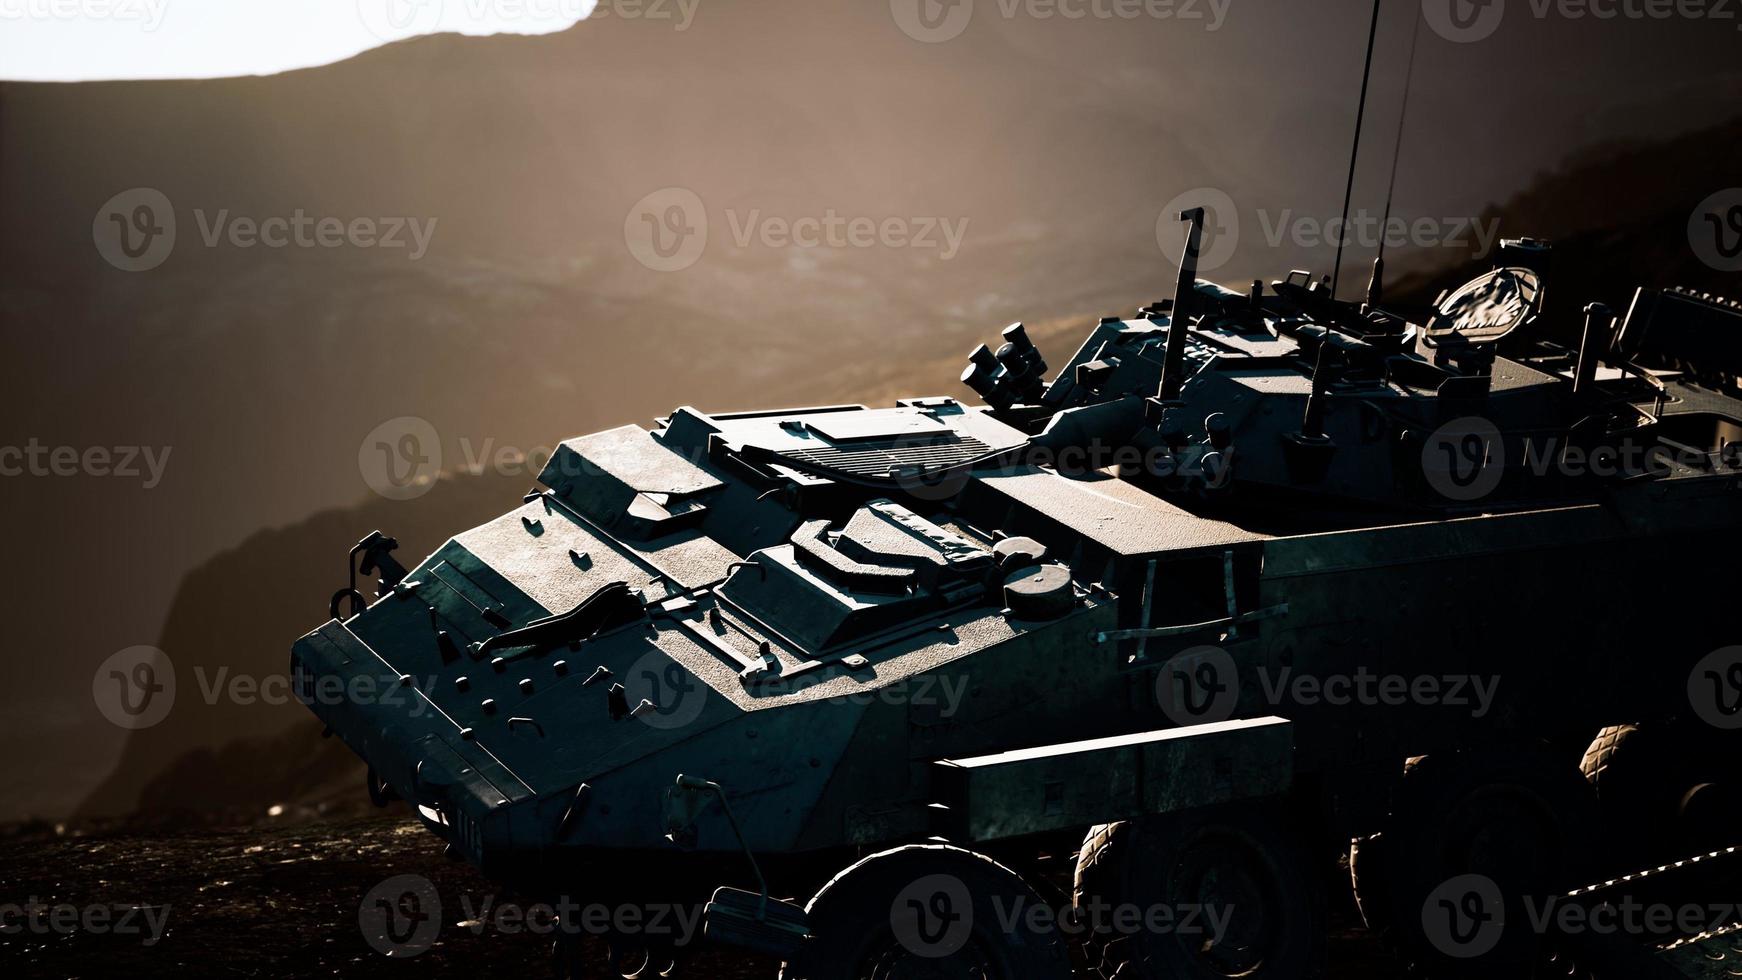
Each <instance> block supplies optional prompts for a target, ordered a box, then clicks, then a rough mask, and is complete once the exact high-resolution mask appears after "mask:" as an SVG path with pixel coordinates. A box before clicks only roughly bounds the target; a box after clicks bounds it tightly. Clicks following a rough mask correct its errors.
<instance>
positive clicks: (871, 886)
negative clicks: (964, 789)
mask: <svg viewBox="0 0 1742 980" xmlns="http://www.w3.org/2000/svg"><path fill="white" fill-rule="evenodd" d="M937 875H946V876H950V877H953V878H954V879H956V880H957V881H959V882H960V883H961V885H962V886H964V888H965V891H966V894H967V895H968V897H969V899H970V901H971V903H972V906H971V914H970V915H969V916H967V919H968V921H969V923H970V929H971V932H970V933H969V936H968V939H967V940H966V942H970V943H973V944H975V945H976V946H977V947H978V948H979V950H980V951H981V952H982V953H984V954H985V956H986V958H987V959H988V961H989V962H990V963H991V966H992V975H991V976H989V977H987V978H985V980H1071V964H1070V951H1069V946H1068V944H1067V943H1066V942H1065V941H1064V938H1063V937H1062V935H1060V933H1059V932H1058V930H1057V929H1056V928H1045V929H1039V930H1036V929H1028V928H1018V929H1015V930H1012V931H1009V932H1007V931H1005V929H1004V928H1003V924H1002V923H1003V922H1004V919H1005V918H1006V917H1008V916H1009V915H1011V910H1012V909H1014V908H1020V909H1023V910H1027V909H1032V908H1037V907H1042V906H1044V905H1045V903H1044V901H1043V900H1042V898H1041V897H1040V895H1039V894H1037V893H1036V892H1035V890H1034V889H1033V888H1032V887H1030V886H1029V885H1028V883H1027V882H1025V881H1023V880H1022V877H1021V876H1020V875H1018V874H1017V873H1016V872H1014V871H1011V870H1010V869H1009V868H1006V867H1005V866H1003V865H1001V864H999V863H998V862H996V861H994V860H992V859H991V858H988V857H986V856H984V855H981V854H976V853H974V852H973V851H968V850H963V849H962V848H959V847H952V846H949V845H947V844H923V845H909V846H906V847H898V848H895V849H893V850H889V851H883V852H881V853H879V854H873V855H871V856H870V857H867V858H865V859H864V860H862V861H859V862H858V863H856V864H854V865H852V866H851V867H849V868H847V869H846V870H844V871H842V872H841V873H840V874H838V875H836V876H835V877H834V878H833V879H832V880H830V881H829V883H828V884H826V885H824V886H823V887H822V888H821V889H820V890H819V891H818V892H817V894H816V896H815V897H814V898H812V899H811V900H810V904H808V905H807V906H806V907H805V911H806V913H807V914H808V915H809V917H810V928H811V940H810V941H809V943H808V944H807V945H808V947H809V950H810V951H809V952H806V953H804V954H801V955H800V956H798V957H796V958H795V959H794V960H792V961H789V962H788V963H786V964H784V965H783V966H782V968H781V971H780V976H781V978H782V980H866V977H867V976H869V975H870V973H869V971H870V969H871V967H872V965H873V964H872V960H874V959H877V958H879V957H882V956H885V955H887V954H888V953H890V952H891V951H892V948H893V949H899V946H897V945H896V944H897V940H896V936H895V931H894V927H893V926H892V919H893V917H894V912H895V911H896V909H895V904H896V901H897V899H899V898H900V897H901V894H902V892H903V891H904V890H905V889H907V888H908V887H909V886H911V885H913V884H915V883H916V882H919V881H921V880H924V879H928V878H931V877H932V876H937ZM1015 903H1020V905H1018V904H1015ZM910 959H911V957H910ZM934 962H935V961H934ZM940 975H947V974H940ZM961 980H969V978H968V977H967V976H963V977H962V978H961Z"/></svg>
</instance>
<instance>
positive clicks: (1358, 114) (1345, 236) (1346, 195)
mask: <svg viewBox="0 0 1742 980" xmlns="http://www.w3.org/2000/svg"><path fill="white" fill-rule="evenodd" d="M1379 3H1380V0H1373V23H1372V24H1371V25H1370V26H1369V27H1368V28H1367V66H1366V67H1365V68H1363V69H1362V70H1361V102H1360V105H1359V107H1358V108H1357V109H1356V110H1355V145H1354V147H1353V148H1352V149H1350V150H1349V183H1348V184H1347V185H1346V186H1345V187H1344V188H1343V223H1342V225H1341V227H1340V229H1339V230H1340V234H1338V235H1337V264H1336V267H1335V268H1333V269H1331V299H1332V300H1335V299H1336V298H1337V283H1338V282H1339V281H1341V279H1342V274H1343V243H1344V242H1346V241H1348V240H1349V199H1350V198H1351V197H1354V196H1355V161H1356V159H1358V158H1359V157H1360V154H1361V123H1362V121H1363V120H1365V119H1366V117H1367V80H1368V79H1369V78H1371V77H1372V76H1373V42H1374V41H1375V40H1377V39H1378V37H1379Z"/></svg>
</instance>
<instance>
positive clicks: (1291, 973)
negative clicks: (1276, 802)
mask: <svg viewBox="0 0 1742 980" xmlns="http://www.w3.org/2000/svg"><path fill="white" fill-rule="evenodd" d="M1288 826H1289V823H1288V821H1287V820H1286V819H1285V817H1284V811H1283V810H1282V808H1280V807H1277V806H1270V805H1262V804H1230V805H1227V806H1218V807H1206V808H1203V809H1198V810H1189V811H1185V812H1182V813H1176V814H1167V815H1162V816H1155V817H1149V818H1145V819H1143V820H1141V821H1124V822H1120V823H1112V824H1103V825H1101V826H1097V827H1094V828H1093V829H1091V830H1090V831H1089V834H1088V837H1087V838H1086V839H1085V840H1084V841H1083V846H1082V849H1081V850H1080V851H1079V852H1078V855H1077V871H1076V881H1075V888H1074V895H1073V898H1074V901H1075V904H1076V906H1077V909H1078V910H1079V915H1080V916H1083V917H1085V921H1086V922H1087V923H1088V924H1091V925H1092V924H1093V922H1094V920H1093V916H1092V913H1090V912H1089V911H1088V909H1089V908H1091V905H1090V903H1092V902H1094V901H1096V900H1099V901H1100V902H1102V903H1107V904H1109V905H1111V906H1112V907H1121V906H1130V907H1135V908H1138V909H1150V908H1154V907H1156V906H1158V905H1165V906H1170V907H1178V906H1179V905H1181V904H1185V903H1190V902H1191V898H1190V897H1182V896H1176V895H1169V894H1166V892H1167V891H1168V888H1169V886H1168V885H1167V884H1166V882H1165V881H1158V880H1157V878H1156V876H1157V875H1158V874H1161V875H1166V874H1169V873H1173V872H1175V871H1177V870H1178V869H1179V868H1180V866H1181V864H1182V862H1183V861H1184V860H1185V859H1186V858H1188V857H1189V856H1190V855H1191V854H1192V850H1193V848H1194V846H1195V845H1198V844H1201V843H1202V842H1204V841H1205V840H1206V839H1213V838H1215V837H1221V838H1223V839H1224V840H1229V841H1232V842H1236V843H1237V844H1238V845H1240V846H1243V847H1245V848H1247V849H1249V852H1250V853H1251V854H1253V855H1254V856H1255V857H1256V858H1257V859H1258V860H1257V865H1258V866H1259V867H1262V868H1264V869H1265V870H1267V871H1269V872H1270V876H1269V879H1268V881H1267V882H1266V883H1265V884H1266V886H1267V890H1268V891H1269V896H1268V899H1269V901H1268V902H1267V904H1268V905H1269V906H1270V908H1269V909H1267V911H1268V912H1269V913H1270V914H1273V915H1276V916H1277V918H1278V921H1279V923H1280V925H1279V928H1278V931H1277V937H1276V940H1275V942H1274V944H1273V946H1274V948H1273V949H1272V950H1269V951H1266V953H1265V955H1264V957H1263V959H1262V961H1261V962H1260V963H1259V964H1257V965H1255V966H1253V967H1252V968H1250V969H1246V970H1243V971H1242V972H1240V973H1238V974H1236V975H1239V976H1244V977H1248V978H1251V980H1272V978H1275V980H1301V978H1310V977H1316V976H1319V975H1320V974H1321V973H1322V971H1323V968H1324V952H1325V939H1326V925H1325V905H1326V903H1325V892H1324V888H1323V882H1322V881H1321V880H1320V879H1319V878H1318V876H1316V875H1315V874H1314V873H1313V872H1312V870H1311V868H1312V865H1311V862H1310V861H1309V860H1308V857H1307V851H1306V849H1305V848H1304V847H1303V846H1302V845H1301V842H1299V841H1297V840H1295V839H1294V835H1293V834H1292V833H1290V832H1289V831H1287V830H1285V829H1284V828H1286V827H1288ZM1164 869H1165V870H1164ZM1083 947H1084V952H1085V955H1086V956H1087V959H1088V970H1089V973H1090V975H1091V976H1096V977H1100V978H1102V980H1115V978H1117V980H1201V978H1215V977H1225V976H1229V975H1230V974H1228V973H1224V972H1220V971H1219V970H1218V968H1217V967H1216V966H1215V965H1213V964H1211V963H1209V962H1207V961H1206V958H1205V957H1204V956H1203V955H1202V953H1201V950H1202V948H1203V943H1202V941H1201V940H1198V941H1196V942H1195V943H1194V942H1193V941H1192V940H1190V939H1187V938H1182V936H1181V935H1180V934H1178V933H1173V932H1167V933H1156V932H1147V931H1146V932H1140V933H1136V934H1129V935H1115V934H1113V932H1112V930H1106V929H1101V930H1098V931H1090V932H1088V933H1087V934H1086V935H1085V936H1084V938H1083ZM1194 947H1195V948H1194Z"/></svg>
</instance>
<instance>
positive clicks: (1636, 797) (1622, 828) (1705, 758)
mask: <svg viewBox="0 0 1742 980" xmlns="http://www.w3.org/2000/svg"><path fill="white" fill-rule="evenodd" d="M1739 751H1742V746H1738V745H1737V744H1736V741H1735V740H1734V739H1733V738H1729V739H1727V738H1725V737H1724V736H1723V735H1722V734H1721V733H1718V732H1715V731H1711V730H1708V729H1700V728H1698V727H1696V726H1678V725H1668V724H1662V725H1615V726H1612V727H1609V728H1605V729H1603V730H1602V731H1600V732H1598V733H1597V737H1596V738H1595V739H1594V740H1592V742H1591V745H1590V748H1588V749H1586V750H1585V757H1584V760H1583V761H1582V762H1581V763H1580V765H1579V768H1580V770H1582V771H1583V772H1584V774H1585V779H1586V781H1587V782H1589V783H1590V784H1591V788H1592V790H1594V791H1595V793H1596V795H1597V802H1598V805H1599V806H1600V807H1601V812H1602V818H1603V830H1604V841H1603V844H1602V846H1601V847H1599V848H1598V850H1599V851H1600V852H1601V853H1604V854H1613V855H1615V857H1616V859H1617V860H1618V861H1621V862H1623V865H1624V866H1619V867H1613V868H1607V869H1606V870H1608V871H1612V872H1615V873H1622V872H1630V871H1638V870H1640V868H1643V867H1646V866H1649V865H1655V864H1661V863H1663V862H1666V861H1673V860H1679V859H1681V858H1686V857H1691V856H1693V855H1695V854H1698V853H1701V852H1704V851H1708V850H1712V849H1715V848H1719V847H1730V846H1733V845H1735V844H1738V843H1742V841H1738V840H1734V839H1730V838H1732V837H1734V836H1735V829H1734V828H1735V827H1736V825H1737V824H1738V822H1739V821H1738V819H1737V815H1738V812H1739V810H1738V807H1739V805H1742V801H1739V800H1738V799H1737V797H1738V795H1739V794H1738V790H1739V789H1742V785H1739V784H1742V780H1738V779H1737V778H1736V776H1737V767H1738V755H1737V753H1738V752H1739Z"/></svg>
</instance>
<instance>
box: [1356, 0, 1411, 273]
mask: <svg viewBox="0 0 1742 980" xmlns="http://www.w3.org/2000/svg"><path fill="white" fill-rule="evenodd" d="M1420 40H1421V7H1419V6H1418V7H1416V8H1415V28H1414V30H1412V31H1411V32H1410V35H1409V61H1408V63H1407V64H1406V65H1405V66H1404V69H1403V104H1402V105H1401V106H1399V107H1398V110H1397V139H1396V142H1394V143H1392V144H1391V180H1390V182H1389V183H1387V184H1386V185H1385V217H1383V218H1381V219H1380V221H1379V254H1378V255H1376V256H1374V258H1373V279H1372V281H1371V282H1369V283H1368V284H1367V304H1368V305H1369V306H1377V305H1379V298H1380V292H1381V291H1382V290H1383V289H1384V282H1385V239H1386V236H1387V235H1388V234H1389V233H1390V228H1391V199H1392V197H1393V196H1394V195H1395V194H1396V193H1397V161H1398V160H1399V159H1400V158H1401V157H1402V156H1403V124H1404V121H1405V120H1407V119H1408V118H1409V93H1410V90H1411V89H1413V88H1414V87H1415V48H1416V43H1417V42H1419V41H1420Z"/></svg>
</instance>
